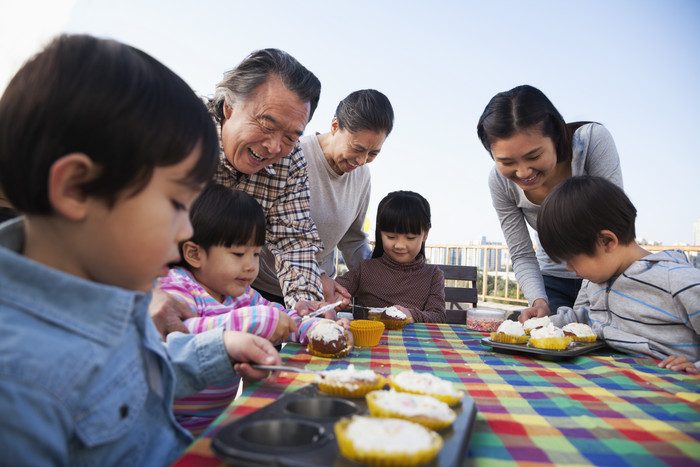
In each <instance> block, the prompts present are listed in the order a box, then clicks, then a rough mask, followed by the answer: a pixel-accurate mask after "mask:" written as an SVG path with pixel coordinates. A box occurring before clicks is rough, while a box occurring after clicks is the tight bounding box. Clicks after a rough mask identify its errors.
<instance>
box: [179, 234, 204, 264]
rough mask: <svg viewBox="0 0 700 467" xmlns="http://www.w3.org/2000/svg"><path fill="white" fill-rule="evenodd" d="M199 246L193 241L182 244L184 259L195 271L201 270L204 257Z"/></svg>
mask: <svg viewBox="0 0 700 467" xmlns="http://www.w3.org/2000/svg"><path fill="white" fill-rule="evenodd" d="M200 250H201V249H200V248H199V245H197V244H196V243H194V242H192V241H189V240H188V241H186V242H185V243H183V244H182V259H184V260H185V261H187V264H189V265H190V266H192V267H193V268H195V269H199V267H200V266H201V265H202V255H201V252H200Z"/></svg>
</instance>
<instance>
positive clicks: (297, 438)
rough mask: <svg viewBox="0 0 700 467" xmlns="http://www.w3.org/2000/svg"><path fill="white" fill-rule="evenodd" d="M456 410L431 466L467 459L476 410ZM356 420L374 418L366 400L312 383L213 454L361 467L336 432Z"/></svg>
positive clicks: (263, 412)
mask: <svg viewBox="0 0 700 467" xmlns="http://www.w3.org/2000/svg"><path fill="white" fill-rule="evenodd" d="M452 409H453V410H454V411H455V412H456V413H457V418H456V419H455V421H454V423H453V424H452V426H450V427H448V428H445V429H444V430H440V431H438V433H439V434H440V435H441V436H442V438H443V441H444V444H443V447H442V449H441V450H440V452H439V453H438V455H437V457H436V458H435V459H434V460H433V461H432V462H430V463H429V464H425V465H427V466H431V467H452V466H458V465H462V460H463V459H465V458H466V454H467V447H468V446H469V439H470V437H471V431H472V426H473V424H474V419H475V418H476V406H475V405H474V401H473V399H472V398H471V397H469V396H465V397H464V398H463V399H462V401H461V403H460V404H459V405H458V406H456V407H452ZM353 415H369V410H368V408H367V402H366V401H365V398H364V397H362V398H344V397H339V396H332V395H329V394H325V393H323V392H321V391H320V390H319V389H318V385H317V384H309V385H307V386H304V387H302V388H300V389H298V390H297V391H294V392H292V393H289V394H286V395H284V396H282V397H280V398H279V399H277V400H276V401H275V402H273V403H271V404H269V405H267V406H265V407H262V408H260V409H258V410H256V411H255V412H252V413H250V414H248V415H246V416H244V417H241V418H240V419H238V420H236V421H235V422H233V423H231V424H229V425H226V426H224V427H223V428H221V429H220V430H219V431H218V432H217V433H216V434H215V435H214V437H213V439H212V442H211V449H212V451H213V452H214V454H215V455H216V456H217V457H219V458H220V459H222V460H223V461H225V462H227V463H230V464H231V465H236V466H241V467H249V466H250V467H259V466H280V467H283V466H284V467H286V466H290V467H292V466H295V467H298V466H317V465H318V466H333V467H353V466H358V465H360V464H357V463H356V462H353V461H351V460H349V459H346V458H345V457H343V456H342V455H341V454H340V452H339V449H338V443H337V441H336V439H335V433H334V432H333V426H334V425H335V423H336V422H337V421H338V420H340V419H341V418H345V417H351V416H353Z"/></svg>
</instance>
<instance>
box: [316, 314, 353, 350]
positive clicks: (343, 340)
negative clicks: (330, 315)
mask: <svg viewBox="0 0 700 467" xmlns="http://www.w3.org/2000/svg"><path fill="white" fill-rule="evenodd" d="M307 338H308V340H309V343H308V350H309V353H310V354H311V355H315V356H317V357H324V358H343V357H347V356H348V354H349V353H350V350H351V346H350V342H349V341H348V339H347V337H346V336H345V329H344V328H343V327H342V326H341V325H339V324H336V323H335V321H331V320H323V321H319V322H318V324H316V325H314V327H313V328H312V329H311V330H310V331H309V333H308V334H307Z"/></svg>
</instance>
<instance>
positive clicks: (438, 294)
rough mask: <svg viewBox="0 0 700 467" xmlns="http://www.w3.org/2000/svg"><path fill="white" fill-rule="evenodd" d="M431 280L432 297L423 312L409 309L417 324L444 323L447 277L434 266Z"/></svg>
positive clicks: (431, 268) (427, 301)
mask: <svg viewBox="0 0 700 467" xmlns="http://www.w3.org/2000/svg"><path fill="white" fill-rule="evenodd" d="M428 269H429V270H432V271H431V272H432V273H431V278H430V295H429V296H428V298H427V299H426V301H425V308H424V309H422V310H418V309H414V308H409V310H410V312H411V315H413V319H414V320H415V321H416V322H417V323H444V322H445V321H446V313H445V275H444V274H443V273H442V270H440V268H438V267H435V266H432V267H429V268H428Z"/></svg>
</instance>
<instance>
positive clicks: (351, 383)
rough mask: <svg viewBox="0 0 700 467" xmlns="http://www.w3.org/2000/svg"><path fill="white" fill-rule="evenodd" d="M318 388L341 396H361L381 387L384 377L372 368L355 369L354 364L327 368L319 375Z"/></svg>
mask: <svg viewBox="0 0 700 467" xmlns="http://www.w3.org/2000/svg"><path fill="white" fill-rule="evenodd" d="M316 382H317V383H318V388H319V389H320V390H321V391H323V392H325V393H327V394H333V395H336V396H342V397H362V396H364V395H365V394H367V393H368V392H371V391H374V390H376V389H381V388H382V387H383V386H384V383H385V379H384V377H383V376H382V375H379V374H377V373H375V372H374V371H372V370H357V369H355V365H352V364H350V365H348V367H347V368H337V369H334V370H327V371H325V372H323V375H319V377H318V378H317V380H316Z"/></svg>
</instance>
